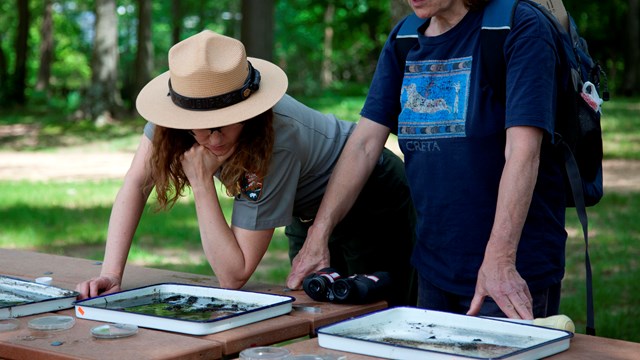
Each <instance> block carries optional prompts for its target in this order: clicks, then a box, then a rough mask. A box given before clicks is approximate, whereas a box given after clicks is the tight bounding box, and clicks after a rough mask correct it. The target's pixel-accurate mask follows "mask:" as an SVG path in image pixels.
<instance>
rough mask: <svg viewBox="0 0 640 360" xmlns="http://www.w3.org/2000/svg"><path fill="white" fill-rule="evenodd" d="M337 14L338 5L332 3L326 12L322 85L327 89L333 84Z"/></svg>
mask: <svg viewBox="0 0 640 360" xmlns="http://www.w3.org/2000/svg"><path fill="white" fill-rule="evenodd" d="M335 13H336V5H335V4H334V3H333V2H330V3H329V4H328V5H327V8H326V9H325V11H324V46H323V49H322V70H321V75H320V79H321V85H322V88H323V89H326V88H327V87H329V86H330V85H331V83H332V82H333V71H332V67H333V66H332V65H333V61H332V59H331V57H332V55H333V18H334V15H335Z"/></svg>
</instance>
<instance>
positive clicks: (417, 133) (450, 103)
mask: <svg viewBox="0 0 640 360" xmlns="http://www.w3.org/2000/svg"><path fill="white" fill-rule="evenodd" d="M471 60H472V58H471V57H470V56H469V57H464V58H458V59H450V60H425V61H407V63H406V66H405V74H404V80H403V83H402V93H401V95H400V104H401V105H402V109H401V112H400V116H399V118H398V137H399V138H401V139H402V140H417V139H429V140H436V139H443V138H453V137H464V136H465V119H466V113H467V102H468V96H469V79H470V74H471Z"/></svg>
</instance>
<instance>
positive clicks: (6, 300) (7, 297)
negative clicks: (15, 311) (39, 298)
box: [0, 293, 35, 308]
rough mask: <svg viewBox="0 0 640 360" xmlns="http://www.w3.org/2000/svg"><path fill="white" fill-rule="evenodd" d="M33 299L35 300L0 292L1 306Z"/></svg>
mask: <svg viewBox="0 0 640 360" xmlns="http://www.w3.org/2000/svg"><path fill="white" fill-rule="evenodd" d="M34 300H35V299H34ZM31 301H33V300H29V299H26V298H24V297H21V296H16V295H13V294H7V293H0V308H3V307H9V306H15V305H22V304H25V303H28V302H31Z"/></svg>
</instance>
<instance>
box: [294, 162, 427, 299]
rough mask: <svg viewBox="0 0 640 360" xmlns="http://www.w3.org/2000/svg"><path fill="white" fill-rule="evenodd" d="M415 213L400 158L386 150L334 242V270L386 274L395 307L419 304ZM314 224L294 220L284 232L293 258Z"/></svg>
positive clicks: (331, 241)
mask: <svg viewBox="0 0 640 360" xmlns="http://www.w3.org/2000/svg"><path fill="white" fill-rule="evenodd" d="M415 220H416V216H415V210H414V208H413V204H412V202H411V197H410V193H409V185H408V184H407V180H406V177H405V173H404V164H403V162H402V160H401V159H400V158H398V157H397V156H396V155H394V154H393V153H392V152H391V151H389V150H387V149H385V150H384V152H383V154H382V157H381V160H380V162H379V163H378V165H377V166H376V167H375V169H374V170H373V172H372V174H371V176H370V177H369V180H368V181H367V183H366V184H365V187H364V188H363V189H362V192H361V193H360V195H359V196H358V199H357V200H356V203H355V204H354V206H353V207H352V209H351V211H349V213H348V214H347V216H346V217H345V218H344V219H343V220H342V221H341V222H340V224H338V226H336V228H335V229H334V231H333V233H332V234H331V237H330V238H329V252H330V256H331V267H333V268H334V269H336V270H338V272H339V273H340V275H342V276H350V275H354V274H371V273H373V272H376V271H387V272H389V273H390V275H391V279H392V283H393V286H392V291H391V293H390V294H388V295H389V296H388V301H389V304H390V305H412V306H415V305H416V300H417V275H416V272H415V270H414V269H413V267H412V266H411V264H410V258H411V252H412V251H413V244H414V226H415ZM312 224H313V221H302V220H300V219H297V218H296V219H295V220H294V221H293V223H292V224H291V225H289V226H287V227H286V228H285V234H286V235H287V237H288V238H289V257H290V259H291V260H293V258H294V257H295V256H296V254H298V252H299V251H300V249H301V248H302V245H303V244H304V241H305V239H306V237H307V231H308V230H309V227H310V226H311V225H312Z"/></svg>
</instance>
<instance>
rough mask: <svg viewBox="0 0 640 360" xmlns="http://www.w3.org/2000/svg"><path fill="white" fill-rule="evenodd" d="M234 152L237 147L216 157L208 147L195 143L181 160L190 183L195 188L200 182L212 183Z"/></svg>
mask: <svg viewBox="0 0 640 360" xmlns="http://www.w3.org/2000/svg"><path fill="white" fill-rule="evenodd" d="M234 151H235V146H234V147H232V148H230V149H229V151H227V152H225V153H223V154H221V155H216V154H215V153H213V152H212V151H210V150H209V149H207V148H206V147H204V146H202V145H200V144H198V143H195V144H194V145H193V146H192V147H191V148H190V149H189V150H187V151H185V153H184V154H182V157H181V158H180V161H181V163H182V169H183V171H184V173H185V175H186V176H187V178H188V179H189V183H190V184H191V185H192V186H193V185H194V184H197V183H199V182H203V181H211V178H212V177H213V175H214V174H215V173H216V171H218V169H219V168H220V167H221V166H222V164H224V162H225V161H227V159H228V158H229V157H231V155H233V153H234Z"/></svg>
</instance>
